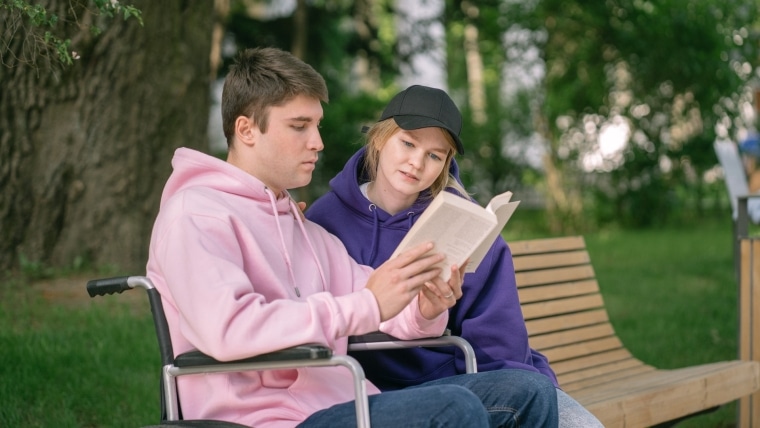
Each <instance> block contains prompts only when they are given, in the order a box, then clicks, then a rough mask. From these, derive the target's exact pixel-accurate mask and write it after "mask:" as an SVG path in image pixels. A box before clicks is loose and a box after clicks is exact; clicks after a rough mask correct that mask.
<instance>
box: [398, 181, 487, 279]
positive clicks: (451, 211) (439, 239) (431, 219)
mask: <svg viewBox="0 0 760 428" xmlns="http://www.w3.org/2000/svg"><path fill="white" fill-rule="evenodd" d="M495 225H496V218H495V216H494V215H493V214H492V213H489V212H488V211H486V210H485V209H484V208H483V207H481V206H479V205H477V204H476V203H474V202H472V201H469V200H467V199H464V198H461V197H459V196H456V195H452V194H450V193H448V192H441V193H440V194H439V195H438V196H436V198H435V200H433V202H432V203H431V204H430V206H429V207H428V208H427V209H426V210H425V212H424V213H422V215H421V216H420V218H419V220H417V222H416V223H415V224H414V226H413V227H412V228H411V229H410V230H409V232H408V233H407V234H406V236H405V237H404V239H403V240H402V241H401V243H400V244H399V246H398V247H397V248H396V251H394V253H393V255H392V256H391V257H395V256H397V255H398V254H399V253H401V252H403V251H405V250H407V249H409V248H411V247H414V246H415V245H419V244H421V243H423V242H426V241H433V242H435V248H434V249H433V251H435V252H440V253H444V254H445V255H446V259H445V260H444V261H443V262H442V263H440V264H439V265H438V266H439V267H440V268H441V269H442V272H441V277H442V278H443V280H444V281H448V280H449V277H450V276H451V266H453V265H457V266H460V265H461V264H462V263H464V261H465V260H467V258H468V257H470V255H471V254H472V251H474V250H475V248H477V246H478V245H479V244H480V243H481V242H482V240H483V239H485V238H486V237H487V236H488V235H489V234H490V233H491V231H492V230H493V228H494V226H495Z"/></svg>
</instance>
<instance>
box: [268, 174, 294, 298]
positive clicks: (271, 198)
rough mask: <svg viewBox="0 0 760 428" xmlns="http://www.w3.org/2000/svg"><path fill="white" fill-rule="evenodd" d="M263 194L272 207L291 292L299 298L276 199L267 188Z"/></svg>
mask: <svg viewBox="0 0 760 428" xmlns="http://www.w3.org/2000/svg"><path fill="white" fill-rule="evenodd" d="M264 192H266V194H267V195H268V196H269V203H270V204H271V205H272V213H273V214H274V224H275V225H277V233H278V234H279V235H280V249H281V253H282V256H283V258H284V259H285V265H286V266H287V267H288V273H289V274H290V285H291V287H293V290H294V291H295V293H296V296H297V297H301V290H299V289H298V285H297V284H296V276H295V274H294V273H293V265H292V263H291V262H290V255H289V254H288V251H287V248H288V247H287V245H285V236H283V234H282V228H281V227H280V215H279V214H278V213H277V204H276V202H275V200H276V198H275V196H274V193H272V191H271V190H269V188H268V187H265V188H264Z"/></svg>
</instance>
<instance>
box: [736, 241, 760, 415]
mask: <svg viewBox="0 0 760 428" xmlns="http://www.w3.org/2000/svg"><path fill="white" fill-rule="evenodd" d="M739 247H740V258H741V262H740V265H741V274H740V280H739V302H738V304H739V359H740V360H745V361H751V360H755V361H760V238H748V237H746V236H744V237H740V238H739ZM738 420H739V423H738V424H737V427H740V428H753V427H755V426H759V425H760V392H759V393H755V394H752V395H751V396H749V397H745V398H741V399H740V400H739V406H738Z"/></svg>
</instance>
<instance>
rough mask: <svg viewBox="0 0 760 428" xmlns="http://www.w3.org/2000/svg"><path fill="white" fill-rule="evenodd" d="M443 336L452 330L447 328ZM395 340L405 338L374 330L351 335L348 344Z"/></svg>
mask: <svg viewBox="0 0 760 428" xmlns="http://www.w3.org/2000/svg"><path fill="white" fill-rule="evenodd" d="M441 336H451V330H449V329H448V328H447V329H446V330H445V331H444V332H443V334H442V335H441ZM395 341H403V340H402V339H399V338H397V337H394V336H391V335H390V334H388V333H383V332H382V331H373V332H372V333H367V334H362V335H359V336H349V337H348V346H349V348H350V347H351V345H352V344H354V343H377V342H395ZM404 342H408V341H404Z"/></svg>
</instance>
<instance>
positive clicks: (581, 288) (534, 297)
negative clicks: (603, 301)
mask: <svg viewBox="0 0 760 428" xmlns="http://www.w3.org/2000/svg"><path fill="white" fill-rule="evenodd" d="M517 292H518V293H519V295H520V302H522V303H523V304H526V303H533V302H540V301H543V300H552V299H559V298H562V297H571V296H580V295H584V294H592V293H598V292H599V284H597V283H596V281H595V280H593V279H589V280H585V281H575V282H563V283H562V284H556V285H544V286H539V287H522V288H518V289H517Z"/></svg>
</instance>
